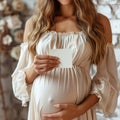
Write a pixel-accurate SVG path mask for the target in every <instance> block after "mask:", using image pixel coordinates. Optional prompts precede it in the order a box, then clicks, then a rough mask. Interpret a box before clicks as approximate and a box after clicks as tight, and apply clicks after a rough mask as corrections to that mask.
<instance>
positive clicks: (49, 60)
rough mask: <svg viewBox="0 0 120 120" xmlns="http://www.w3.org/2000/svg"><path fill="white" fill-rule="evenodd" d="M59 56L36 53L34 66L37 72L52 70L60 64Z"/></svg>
mask: <svg viewBox="0 0 120 120" xmlns="http://www.w3.org/2000/svg"><path fill="white" fill-rule="evenodd" d="M59 63H60V62H59V58H58V57H55V56H49V55H36V56H35V58H34V62H33V68H34V70H35V72H36V73H37V74H41V73H44V72H47V71H50V70H52V69H54V68H56V67H58V65H59Z"/></svg>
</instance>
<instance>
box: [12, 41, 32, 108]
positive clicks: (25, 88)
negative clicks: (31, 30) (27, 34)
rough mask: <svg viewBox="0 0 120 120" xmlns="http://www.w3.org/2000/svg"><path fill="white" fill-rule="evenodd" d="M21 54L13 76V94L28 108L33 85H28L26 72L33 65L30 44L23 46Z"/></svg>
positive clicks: (23, 44)
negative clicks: (29, 49)
mask: <svg viewBox="0 0 120 120" xmlns="http://www.w3.org/2000/svg"><path fill="white" fill-rule="evenodd" d="M20 47H21V52H20V57H19V61H18V63H17V67H16V69H15V70H14V72H13V74H12V76H11V77H12V87H13V93H14V95H15V97H16V98H18V99H19V100H21V101H22V106H27V102H28V101H29V98H30V91H31V87H32V85H27V84H26V81H25V78H26V75H25V70H26V69H27V68H28V67H29V66H30V65H31V63H32V59H31V58H30V55H29V52H28V44H27V43H22V44H21V46H20Z"/></svg>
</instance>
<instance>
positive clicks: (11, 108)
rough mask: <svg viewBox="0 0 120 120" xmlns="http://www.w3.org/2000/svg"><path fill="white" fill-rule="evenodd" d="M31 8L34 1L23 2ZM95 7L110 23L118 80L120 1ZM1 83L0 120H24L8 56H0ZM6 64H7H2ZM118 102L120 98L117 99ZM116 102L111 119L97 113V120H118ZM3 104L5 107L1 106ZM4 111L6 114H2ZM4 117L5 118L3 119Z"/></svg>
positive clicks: (108, 0)
mask: <svg viewBox="0 0 120 120" xmlns="http://www.w3.org/2000/svg"><path fill="white" fill-rule="evenodd" d="M23 1H25V2H26V3H27V4H29V6H30V7H31V8H32V7H33V6H34V0H23ZM94 3H95V5H96V6H97V9H98V11H99V12H100V13H102V14H104V15H106V16H107V17H108V18H109V20H110V23H111V28H112V33H113V45H114V46H115V55H116V60H117V63H118V76H119V80H120V0H94ZM0 61H1V62H0V63H1V66H0V67H1V71H0V75H1V74H2V75H3V77H1V82H2V85H3V92H4V97H5V103H3V102H2V101H3V100H2V97H1V91H0V120H26V118H27V108H22V107H21V103H20V102H19V101H18V100H17V99H16V98H14V96H13V93H12V86H11V77H10V75H11V73H12V71H13V70H14V68H15V66H16V62H15V61H14V60H13V59H11V58H10V57H9V56H4V55H0ZM4 62H6V63H7V64H2V63H4ZM119 101H120V97H119ZM119 101H118V107H117V109H116V112H115V115H114V116H113V117H111V118H106V119H105V118H103V115H102V114H101V113H98V120H118V119H119V118H120V116H119V115H120V112H119V111H120V102H119ZM3 104H5V107H4V106H3ZM4 110H5V111H6V112H4ZM5 116H7V117H8V118H7V117H6V118H5Z"/></svg>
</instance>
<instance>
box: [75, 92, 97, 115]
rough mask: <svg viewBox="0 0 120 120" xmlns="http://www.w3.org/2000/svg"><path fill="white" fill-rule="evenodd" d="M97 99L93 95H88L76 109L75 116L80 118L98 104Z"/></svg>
mask: <svg viewBox="0 0 120 120" xmlns="http://www.w3.org/2000/svg"><path fill="white" fill-rule="evenodd" d="M98 101H99V98H98V97H97V96H96V95H95V94H90V95H89V96H88V97H87V98H86V99H85V100H84V101H83V102H82V103H80V104H79V105H78V107H77V110H76V111H77V112H76V113H77V115H78V116H80V115H82V114H84V113H85V112H87V111H88V110H89V109H90V108H91V107H93V106H94V105H95V104H96V103H98Z"/></svg>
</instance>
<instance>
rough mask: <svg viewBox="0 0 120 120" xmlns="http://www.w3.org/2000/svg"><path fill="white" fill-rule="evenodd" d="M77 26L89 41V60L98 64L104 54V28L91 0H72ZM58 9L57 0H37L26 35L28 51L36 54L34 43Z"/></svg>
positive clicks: (47, 27)
mask: <svg viewBox="0 0 120 120" xmlns="http://www.w3.org/2000/svg"><path fill="white" fill-rule="evenodd" d="M73 5H74V6H75V16H76V18H77V26H78V28H79V29H80V30H82V31H83V32H84V34H85V35H86V37H87V40H88V41H89V43H90V45H91V48H92V51H93V54H92V58H91V62H92V63H94V64H99V63H100V62H101V60H102V59H103V57H104V54H105V46H106V40H105V36H104V28H103V26H102V25H101V24H100V22H99V20H98V19H97V18H98V17H97V16H98V14H97V12H96V9H95V6H94V4H93V2H92V0H73ZM59 9H60V4H59V2H58V1H57V0H37V9H36V19H34V22H33V23H34V30H33V31H32V33H30V34H29V36H28V40H29V41H28V42H29V51H30V52H31V53H32V56H35V55H36V49H35V48H36V45H37V43H38V41H39V39H40V37H41V35H42V34H43V33H44V32H46V31H47V30H49V29H50V28H51V26H53V25H54V19H55V16H57V15H58V13H57V11H59Z"/></svg>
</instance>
